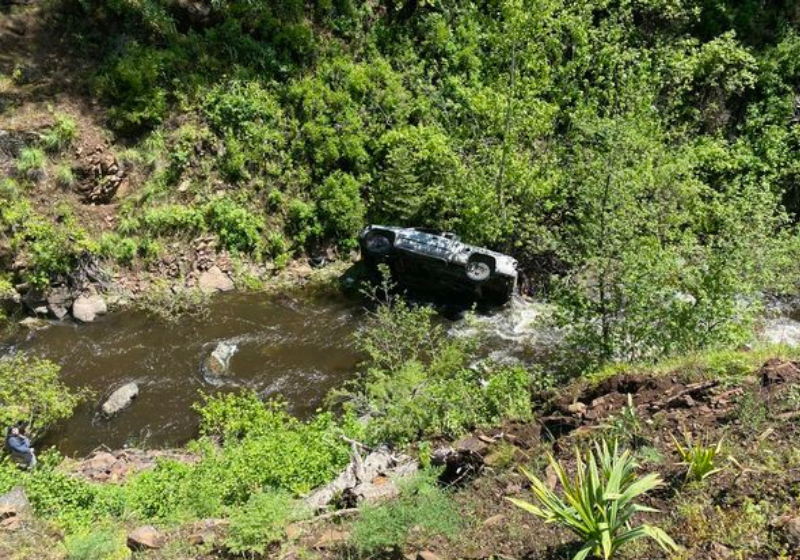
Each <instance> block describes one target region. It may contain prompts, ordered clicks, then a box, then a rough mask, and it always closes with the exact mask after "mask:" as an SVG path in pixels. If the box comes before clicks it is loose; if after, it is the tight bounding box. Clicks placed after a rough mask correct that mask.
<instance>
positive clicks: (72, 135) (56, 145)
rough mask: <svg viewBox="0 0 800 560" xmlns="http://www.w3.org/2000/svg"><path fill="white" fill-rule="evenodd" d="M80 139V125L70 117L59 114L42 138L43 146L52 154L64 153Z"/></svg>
mask: <svg viewBox="0 0 800 560" xmlns="http://www.w3.org/2000/svg"><path fill="white" fill-rule="evenodd" d="M77 137H78V124H77V123H76V122H75V120H74V119H73V118H72V117H70V116H69V115H65V114H62V113H57V114H56V115H55V116H54V118H53V126H52V127H50V128H49V129H48V130H47V132H45V133H44V135H43V136H42V146H44V149H45V150H47V151H48V152H50V153H58V152H63V151H64V150H66V149H67V148H69V147H70V146H71V145H72V143H73V142H74V141H75V139H76V138H77Z"/></svg>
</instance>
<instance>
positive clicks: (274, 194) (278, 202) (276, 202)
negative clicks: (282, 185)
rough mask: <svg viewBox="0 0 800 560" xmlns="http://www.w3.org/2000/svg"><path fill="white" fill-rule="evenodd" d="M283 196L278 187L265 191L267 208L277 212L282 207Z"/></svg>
mask: <svg viewBox="0 0 800 560" xmlns="http://www.w3.org/2000/svg"><path fill="white" fill-rule="evenodd" d="M284 203H285V197H284V195H283V193H282V192H281V191H279V190H278V189H273V190H271V191H269V193H267V208H269V209H270V210H272V211H273V212H277V211H279V210H281V209H282V208H283V205H284Z"/></svg>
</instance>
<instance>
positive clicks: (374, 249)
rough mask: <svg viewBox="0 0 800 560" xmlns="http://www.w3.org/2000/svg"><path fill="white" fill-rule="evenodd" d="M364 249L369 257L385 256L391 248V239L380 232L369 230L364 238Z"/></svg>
mask: <svg viewBox="0 0 800 560" xmlns="http://www.w3.org/2000/svg"><path fill="white" fill-rule="evenodd" d="M364 250H365V251H366V252H367V254H368V255H369V256H370V257H385V256H386V255H388V254H389V253H390V252H391V250H392V240H391V239H390V238H389V236H388V235H386V234H384V233H382V232H379V231H373V232H370V233H368V234H367V237H366V238H365V239H364Z"/></svg>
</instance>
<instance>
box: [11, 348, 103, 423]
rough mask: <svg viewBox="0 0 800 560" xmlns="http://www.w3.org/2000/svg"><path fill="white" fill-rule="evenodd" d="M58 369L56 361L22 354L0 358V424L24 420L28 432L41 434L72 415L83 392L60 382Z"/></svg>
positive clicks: (83, 394) (83, 395)
mask: <svg viewBox="0 0 800 560" xmlns="http://www.w3.org/2000/svg"><path fill="white" fill-rule="evenodd" d="M59 371H60V368H59V366H58V365H57V364H54V363H53V362H51V361H49V360H43V359H39V358H33V357H30V356H27V355H25V354H17V355H14V356H10V357H6V358H3V359H2V360H0V425H2V426H10V425H12V424H15V423H16V422H18V421H20V420H22V421H26V422H28V423H29V425H28V431H29V433H30V434H32V435H33V436H41V435H42V434H43V433H44V432H45V431H46V430H47V429H48V428H49V427H50V426H52V425H53V424H55V423H56V422H58V421H59V420H64V419H66V418H69V417H70V416H72V412H73V411H74V410H75V407H76V406H78V404H79V403H80V402H81V400H82V399H83V398H84V397H86V396H87V393H86V392H85V391H82V390H78V391H76V390H74V389H70V388H68V387H67V386H66V385H64V384H63V383H62V382H61V381H60V379H59Z"/></svg>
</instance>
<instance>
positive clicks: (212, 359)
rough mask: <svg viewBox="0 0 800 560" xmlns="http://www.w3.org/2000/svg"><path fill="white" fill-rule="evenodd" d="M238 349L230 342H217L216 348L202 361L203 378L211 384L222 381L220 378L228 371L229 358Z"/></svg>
mask: <svg viewBox="0 0 800 560" xmlns="http://www.w3.org/2000/svg"><path fill="white" fill-rule="evenodd" d="M238 349H239V348H238V346H236V344H234V343H232V342H225V341H224V340H223V341H222V342H220V343H218V344H217V346H216V348H214V350H213V351H212V352H211V354H209V356H208V357H207V358H206V359H205V360H204V361H203V365H202V372H203V378H204V379H205V380H206V381H207V382H209V383H211V384H212V385H219V384H220V383H222V378H223V377H226V376H227V375H228V373H230V367H231V358H232V357H233V355H234V354H236V351H237V350H238Z"/></svg>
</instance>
